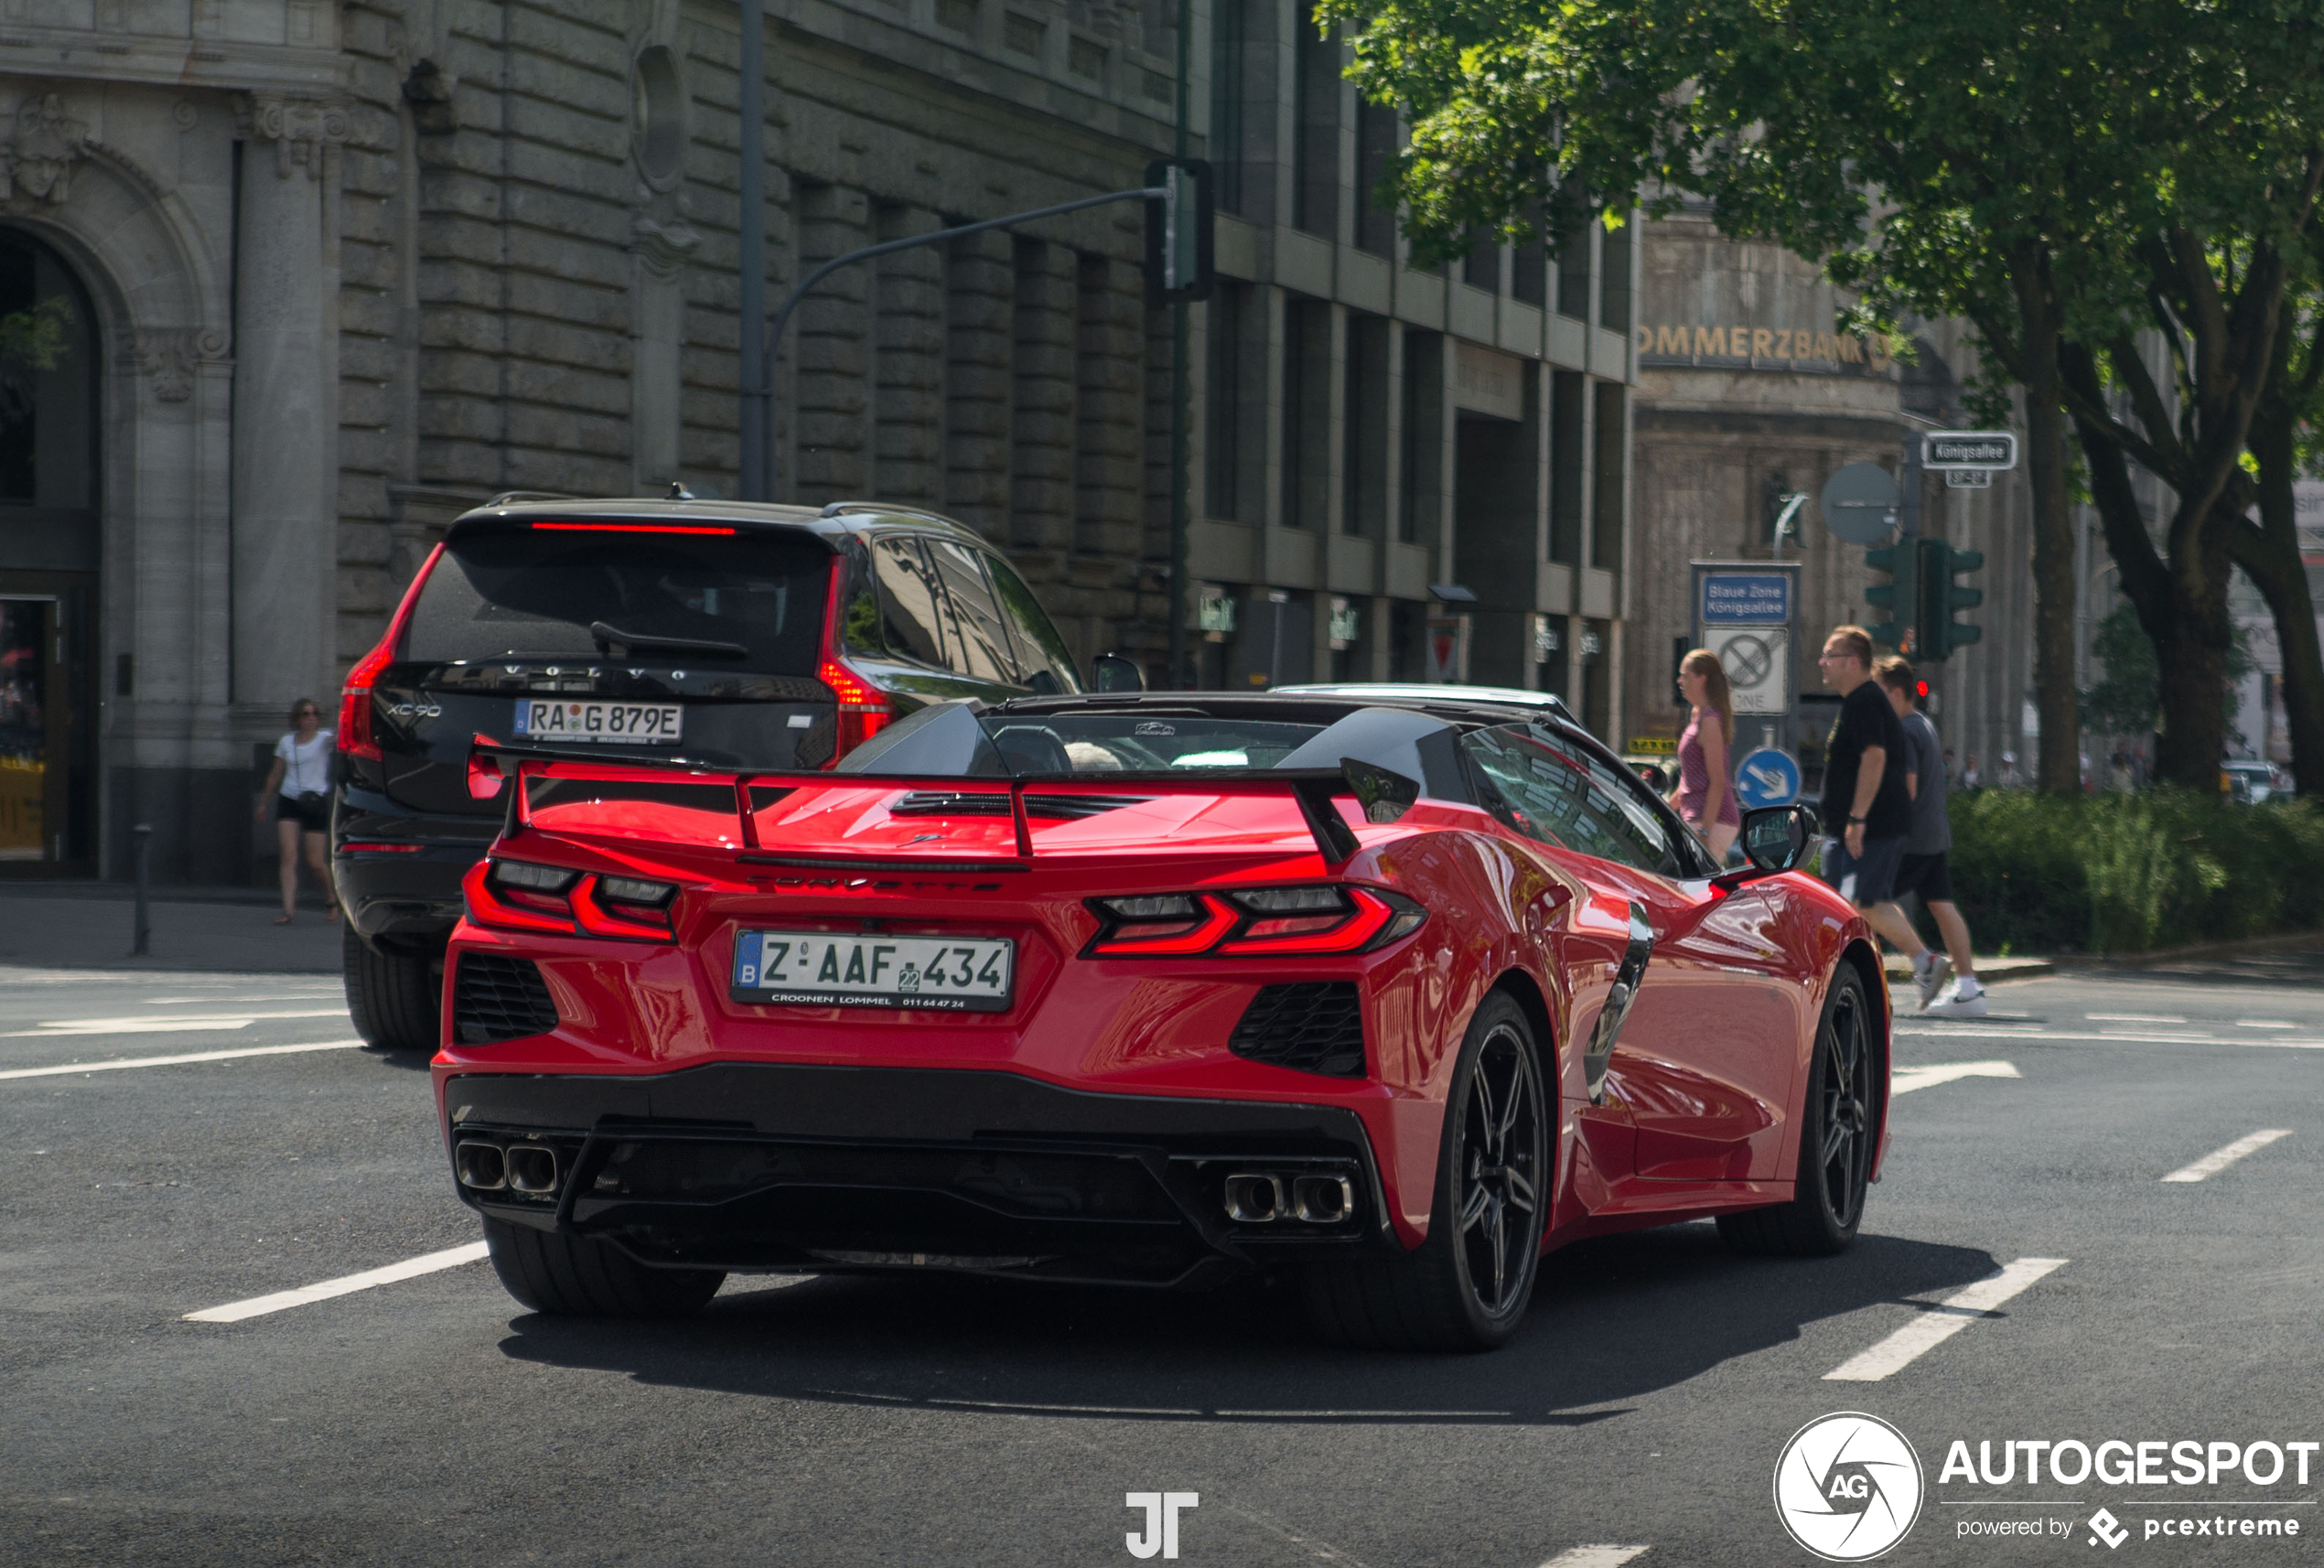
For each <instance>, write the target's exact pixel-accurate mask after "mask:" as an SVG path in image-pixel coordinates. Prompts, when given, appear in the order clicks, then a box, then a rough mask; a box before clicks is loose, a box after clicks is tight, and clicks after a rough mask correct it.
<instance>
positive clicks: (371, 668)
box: [339, 544, 444, 762]
mask: <svg viewBox="0 0 2324 1568" xmlns="http://www.w3.org/2000/svg"><path fill="white" fill-rule="evenodd" d="M443 554H444V546H443V545H441V544H438V545H437V546H436V548H435V549H434V550H432V551H430V552H428V557H427V559H426V560H425V562H423V563H421V565H420V569H419V570H418V571H417V572H415V573H414V574H413V575H412V585H411V586H410V587H408V588H406V589H404V590H403V602H402V603H401V604H399V605H397V606H396V607H395V615H394V618H393V619H391V620H390V621H389V622H388V623H387V635H386V636H385V637H382V638H381V639H380V640H379V646H378V647H377V648H374V649H372V650H371V651H370V652H369V653H366V654H365V655H363V657H362V659H361V660H360V661H359V662H358V663H357V664H356V666H355V668H354V669H352V670H350V671H348V672H347V681H346V683H345V684H343V685H341V686H340V687H339V750H341V751H343V752H345V753H347V755H348V756H350V757H362V758H364V759H365V760H367V761H371V762H377V761H379V760H380V747H379V742H378V741H376V740H374V739H373V738H372V737H371V687H372V686H373V685H374V684H375V683H376V682H378V680H379V678H380V671H382V670H384V669H386V668H387V667H388V666H389V665H390V664H393V662H394V661H395V646H396V644H398V643H400V642H402V641H403V628H404V627H406V626H407V625H409V624H410V623H411V619H412V607H413V606H414V605H416V604H417V603H419V598H420V589H421V588H423V587H425V585H427V575H428V574H429V573H430V572H433V571H435V570H436V562H437V561H438V560H439V559H440V558H442V556H443Z"/></svg>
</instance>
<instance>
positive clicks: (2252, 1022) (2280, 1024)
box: [2235, 1018, 2299, 1029]
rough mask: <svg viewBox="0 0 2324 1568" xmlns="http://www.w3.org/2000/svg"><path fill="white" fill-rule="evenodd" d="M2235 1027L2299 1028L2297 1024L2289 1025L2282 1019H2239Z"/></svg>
mask: <svg viewBox="0 0 2324 1568" xmlns="http://www.w3.org/2000/svg"><path fill="white" fill-rule="evenodd" d="M2235 1026H2236V1027H2237V1028H2239V1029H2297V1028H2298V1027H2299V1026H2298V1025H2297V1024H2287V1023H2286V1022H2285V1021H2284V1020H2283V1019H2281V1018H2238V1019H2236V1020H2235Z"/></svg>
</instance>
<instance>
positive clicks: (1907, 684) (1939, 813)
mask: <svg viewBox="0 0 2324 1568" xmlns="http://www.w3.org/2000/svg"><path fill="white" fill-rule="evenodd" d="M1872 673H1873V676H1874V677H1875V678H1876V679H1877V680H1878V682H1880V686H1881V689H1882V691H1883V692H1884V693H1886V694H1887V696H1888V705H1889V706H1890V707H1892V708H1894V709H1896V711H1897V718H1898V721H1899V723H1901V724H1902V725H1903V726H1904V741H1905V760H1904V783H1905V789H1907V790H1908V791H1910V794H1911V796H1912V828H1911V831H1910V832H1908V833H1907V834H1906V835H1905V841H1904V859H1903V861H1902V862H1901V863H1900V864H1899V865H1898V867H1897V879H1896V896H1897V897H1899V898H1901V897H1904V896H1905V895H1906V894H1907V893H1918V894H1919V895H1921V902H1922V903H1923V904H1926V905H1927V906H1928V907H1929V913H1930V914H1931V916H1933V917H1934V918H1935V919H1936V922H1937V930H1938V932H1939V933H1940V934H1941V935H1942V937H1943V938H1944V945H1945V950H1946V952H1947V954H1948V955H1949V956H1950V957H1951V958H1952V960H1953V984H1952V986H1951V988H1950V989H1947V990H1945V991H1942V992H1941V993H1937V994H1936V995H1934V996H1932V997H1930V998H1927V999H1926V1000H1924V1001H1923V1002H1922V1004H1921V1012H1923V1013H1925V1014H1927V1015H1930V1016H1931V1017H1935V1018H1982V1017H1984V1016H1985V990H1984V988H1983V987H1981V986H1980V985H1978V983H1977V971H1976V962H1975V960H1974V958H1972V957H1971V956H1970V952H1969V927H1968V925H1967V923H1966V922H1965V921H1964V920H1963V919H1962V918H1961V911H1960V909H1959V908H1957V907H1956V906H1955V905H1954V904H1953V871H1952V868H1951V866H1950V865H1948V864H1947V861H1946V854H1947V852H1948V851H1950V850H1951V849H1952V848H1953V822H1952V819H1951V818H1949V817H1948V816H1946V814H1945V801H1944V789H1945V778H1944V744H1943V743H1942V741H1940V740H1939V739H1938V738H1937V728H1936V726H1935V725H1932V724H1931V723H1930V722H1929V717H1928V715H1927V714H1923V713H1921V711H1920V710H1919V709H1918V708H1916V707H1914V706H1913V705H1912V699H1913V693H1914V688H1915V686H1916V685H1917V684H1918V682H1917V681H1916V680H1915V678H1914V676H1913V673H1912V666H1911V665H1910V664H1908V663H1906V662H1905V661H1904V660H1901V659H1899V658H1897V657H1896V656H1895V655H1893V654H1891V655H1890V656H1889V657H1888V658H1886V659H1883V660H1879V661H1878V662H1877V663H1876V664H1874V665H1873V667H1872ZM1888 908H1891V909H1894V910H1895V911H1896V915H1897V918H1898V919H1899V920H1901V919H1903V918H1904V911H1903V909H1902V908H1899V907H1898V906H1896V905H1894V904H1891V905H1889V906H1888Z"/></svg>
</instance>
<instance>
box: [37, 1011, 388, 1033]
mask: <svg viewBox="0 0 2324 1568" xmlns="http://www.w3.org/2000/svg"><path fill="white" fill-rule="evenodd" d="M346 1016H347V1009H346V1008H344V1007H309V1008H305V1009H302V1010H301V1011H298V1012H296V1013H180V1014H178V1015H176V1016H174V1017H173V1016H171V1015H168V1014H166V1013H146V1014H142V1015H135V1016H132V1017H127V1018H56V1019H51V1020H49V1021H48V1022H46V1023H44V1024H42V1025H41V1026H39V1027H38V1028H37V1029H11V1030H9V1031H8V1032H7V1033H6V1034H5V1035H0V1039H5V1040H48V1039H55V1038H57V1037H58V1036H66V1035H168V1034H188V1033H193V1032H196V1031H208V1030H212V1029H216V1030H221V1031H223V1030H226V1029H247V1028H249V1027H250V1026H251V1025H253V1023H256V1022H257V1021H258V1020H260V1019H262V1018H344V1017H346Z"/></svg>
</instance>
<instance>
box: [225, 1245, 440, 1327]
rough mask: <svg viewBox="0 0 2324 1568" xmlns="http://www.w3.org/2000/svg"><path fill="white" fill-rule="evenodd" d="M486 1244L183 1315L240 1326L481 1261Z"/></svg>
mask: <svg viewBox="0 0 2324 1568" xmlns="http://www.w3.org/2000/svg"><path fill="white" fill-rule="evenodd" d="M485 1252H486V1249H485V1245H484V1243H483V1242H481V1241H471V1242H469V1243H468V1245H467V1246H465V1247H449V1248H447V1249H446V1250H444V1251H441V1252H427V1253H424V1254H422V1255H421V1256H419V1257H416V1258H406V1259H404V1260H403V1262H400V1263H390V1264H388V1265H387V1267H385V1268H383V1269H371V1270H368V1271H366V1272H365V1273H360V1274H348V1275H345V1276H343V1277H342V1278H339V1279H335V1280H325V1281H323V1282H322V1283H320V1284H312V1285H301V1286H300V1287H299V1288H298V1289H296V1290H284V1291H276V1292H275V1293H274V1294H273V1295H257V1296H253V1297H251V1298H250V1299H249V1300H248V1301H230V1302H228V1303H227V1304H226V1305H223V1306H213V1307H210V1308H209V1309H207V1310H206V1311H202V1312H189V1313H188V1314H186V1319H185V1320H186V1321H187V1322H188V1323H240V1322H241V1321H242V1319H243V1318H245V1317H263V1316H265V1315H266V1314H268V1313H270V1312H281V1311H282V1310H284V1309H285V1307H293V1306H305V1305H307V1303H309V1302H316V1301H328V1300H330V1298H331V1297H333V1296H335V1295H347V1294H350V1293H352V1292H355V1291H359V1290H370V1289H371V1287H372V1286H373V1285H392V1284H393V1283H395V1282H396V1281H398V1280H408V1279H415V1278H417V1277H418V1276H420V1275H421V1274H432V1273H436V1272H438V1271H439V1270H443V1269H457V1268H458V1267H459V1266H460V1265H461V1264H463V1263H473V1262H480V1261H481V1260H482V1259H483V1258H484V1256H485Z"/></svg>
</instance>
